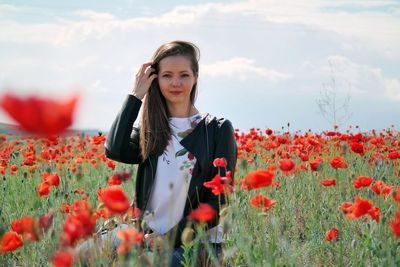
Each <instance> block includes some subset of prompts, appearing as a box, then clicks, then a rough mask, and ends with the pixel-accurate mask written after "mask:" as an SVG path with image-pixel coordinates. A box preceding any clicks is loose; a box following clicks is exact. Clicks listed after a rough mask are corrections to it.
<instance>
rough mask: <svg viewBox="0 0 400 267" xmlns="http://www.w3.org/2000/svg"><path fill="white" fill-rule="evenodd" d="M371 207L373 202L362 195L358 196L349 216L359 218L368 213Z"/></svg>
mask: <svg viewBox="0 0 400 267" xmlns="http://www.w3.org/2000/svg"><path fill="white" fill-rule="evenodd" d="M370 209H372V203H371V202H369V200H368V199H362V198H361V197H359V196H356V198H355V202H354V204H353V207H352V211H351V213H349V214H347V218H349V219H355V218H359V217H361V216H363V215H365V214H368V211H369V210H370Z"/></svg>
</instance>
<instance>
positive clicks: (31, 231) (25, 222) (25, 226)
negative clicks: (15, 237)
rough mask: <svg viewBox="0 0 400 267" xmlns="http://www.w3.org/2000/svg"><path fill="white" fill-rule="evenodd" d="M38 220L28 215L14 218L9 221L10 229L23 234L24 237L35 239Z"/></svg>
mask: <svg viewBox="0 0 400 267" xmlns="http://www.w3.org/2000/svg"><path fill="white" fill-rule="evenodd" d="M38 227H39V224H38V221H37V220H36V219H35V218H33V217H30V216H26V217H23V218H21V219H16V220H14V221H12V223H11V229H12V230H13V231H15V232H16V233H18V234H20V235H23V236H24V238H25V239H27V240H31V241H37V240H38V239H39V236H38Z"/></svg>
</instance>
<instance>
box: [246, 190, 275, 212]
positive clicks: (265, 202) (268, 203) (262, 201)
mask: <svg viewBox="0 0 400 267" xmlns="http://www.w3.org/2000/svg"><path fill="white" fill-rule="evenodd" d="M250 204H251V205H252V206H254V207H256V208H261V209H262V210H263V211H267V210H269V209H270V208H272V207H273V206H274V205H275V204H276V200H275V199H269V198H267V197H265V196H263V195H261V194H258V195H255V196H254V197H252V198H251V199H250Z"/></svg>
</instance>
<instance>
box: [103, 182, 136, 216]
mask: <svg viewBox="0 0 400 267" xmlns="http://www.w3.org/2000/svg"><path fill="white" fill-rule="evenodd" d="M99 197H100V200H101V201H102V202H103V203H104V205H105V206H106V208H107V209H108V210H109V211H110V212H111V213H118V214H123V213H125V212H126V211H127V210H128V209H129V207H130V204H129V199H128V197H127V196H126V195H125V192H124V191H123V190H122V188H121V187H118V186H112V187H108V188H104V189H101V194H100V195H99Z"/></svg>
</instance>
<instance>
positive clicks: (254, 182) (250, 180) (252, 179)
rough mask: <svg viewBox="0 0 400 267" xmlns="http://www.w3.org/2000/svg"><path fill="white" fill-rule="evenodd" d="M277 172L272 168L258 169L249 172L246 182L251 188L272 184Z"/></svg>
mask: <svg viewBox="0 0 400 267" xmlns="http://www.w3.org/2000/svg"><path fill="white" fill-rule="evenodd" d="M274 177H275V173H274V172H273V171H270V170H257V171H252V172H249V173H248V174H247V175H246V177H245V178H244V182H243V183H244V184H246V186H247V188H248V189H249V190H251V189H257V188H262V187H267V186H271V185H272V184H273V179H274Z"/></svg>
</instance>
